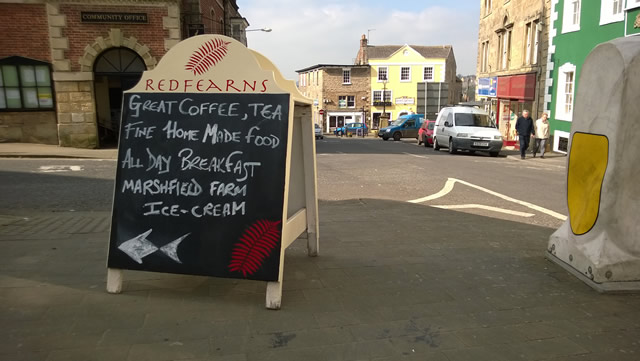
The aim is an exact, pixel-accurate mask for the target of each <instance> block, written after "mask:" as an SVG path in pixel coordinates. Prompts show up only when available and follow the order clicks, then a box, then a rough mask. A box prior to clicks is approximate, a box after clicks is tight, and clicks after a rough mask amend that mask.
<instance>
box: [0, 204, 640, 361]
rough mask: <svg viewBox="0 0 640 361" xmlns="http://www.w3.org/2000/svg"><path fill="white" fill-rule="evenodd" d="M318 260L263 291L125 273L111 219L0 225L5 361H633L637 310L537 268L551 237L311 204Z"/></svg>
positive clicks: (411, 208) (550, 267) (291, 259)
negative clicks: (115, 272) (271, 293)
mask: <svg viewBox="0 0 640 361" xmlns="http://www.w3.org/2000/svg"><path fill="white" fill-rule="evenodd" d="M320 221H321V226H320V231H321V233H320V236H321V248H320V256H319V257H316V258H310V257H307V256H306V245H305V242H304V241H301V240H298V241H296V242H294V244H293V245H292V247H290V248H289V249H288V251H287V254H286V258H285V275H284V294H283V307H282V309H281V310H279V311H272V310H267V309H265V308H264V298H265V288H266V287H265V283H264V282H255V281H241V280H230V279H216V278H207V277H193V276H180V275H167V274H156V273H142V272H125V285H124V292H123V293H122V294H119V295H112V294H107V293H106V292H105V274H106V268H105V262H106V249H107V240H108V224H109V214H108V213H106V212H94V213H79V212H75V213H73V214H68V213H53V214H51V213H49V214H34V215H32V216H28V217H15V216H12V215H11V214H5V215H3V216H1V217H0V250H1V252H0V324H1V325H2V328H0V360H7V361H9V360H11V361H20V360H29V361H45V360H46V361H61V360H72V361H75V360H77V361H88V360H101V361H106V360H118V361H120V360H131V361H145V360H149V361H163V360H190V361H196V360H198V361H200V360H229V361H238V360H242V361H244V360H249V361H254V360H256V361H257V360H278V361H284V360H292V361H294V360H295V361H300V360H326V361H336V360H337V361H339V360H379V361H382V360H388V361H396V360H443V361H444V360H448V361H457V360H474V361H479V360H490V361H497V360H638V359H640V295H628V294H627V295H600V294H598V293H596V292H594V291H593V290H592V289H591V288H589V287H588V286H586V285H584V284H583V283H582V282H580V281H579V280H577V279H576V278H574V277H572V276H570V275H568V274H567V273H566V272H565V271H564V270H562V269H560V268H559V267H557V266H555V265H554V264H552V263H550V262H548V261H546V260H545V258H544V250H545V247H546V244H547V239H548V237H549V235H550V234H551V233H552V231H553V230H552V229H549V228H541V227H537V226H532V225H527V224H523V223H514V222H509V221H504V220H499V219H493V218H488V217H483V216H478V215H472V214H467V213H459V212H453V211H448V210H441V209H437V208H431V207H427V206H422V205H414V204H408V203H403V202H395V201H383V200H370V199H362V200H350V201H337V202H324V201H323V202H321V203H320Z"/></svg>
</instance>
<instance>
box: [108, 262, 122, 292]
mask: <svg viewBox="0 0 640 361" xmlns="http://www.w3.org/2000/svg"><path fill="white" fill-rule="evenodd" d="M122 276H123V272H122V270H121V269H116V268H107V292H109V293H120V292H122Z"/></svg>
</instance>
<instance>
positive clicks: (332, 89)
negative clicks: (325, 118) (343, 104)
mask: <svg viewBox="0 0 640 361" xmlns="http://www.w3.org/2000/svg"><path fill="white" fill-rule="evenodd" d="M370 72H371V70H370V69H369V67H362V68H351V85H344V84H342V68H325V69H324V74H323V82H322V87H323V95H324V98H325V99H330V100H331V102H330V103H328V104H326V105H325V106H324V108H325V109H326V110H329V111H332V110H352V111H353V110H361V109H362V107H363V106H364V108H365V110H367V111H368V110H369V108H370V105H371V94H369V92H370V88H371V87H370ZM341 95H354V96H355V99H356V106H355V108H339V107H338V97H339V96H341ZM363 97H366V99H365V100H362V98H363Z"/></svg>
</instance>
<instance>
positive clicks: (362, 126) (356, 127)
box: [333, 123, 369, 137]
mask: <svg viewBox="0 0 640 361" xmlns="http://www.w3.org/2000/svg"><path fill="white" fill-rule="evenodd" d="M360 132H362V135H367V134H368V133H369V128H368V127H367V124H366V123H347V124H346V125H345V126H344V127H338V128H336V130H334V131H333V134H335V135H336V136H342V135H346V136H349V137H351V136H353V135H354V134H355V135H358V134H359V133H360Z"/></svg>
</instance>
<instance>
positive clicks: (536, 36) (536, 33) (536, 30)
mask: <svg viewBox="0 0 640 361" xmlns="http://www.w3.org/2000/svg"><path fill="white" fill-rule="evenodd" d="M540 31H541V29H540V23H538V22H535V23H533V53H532V54H531V64H537V63H538V51H539V43H540Z"/></svg>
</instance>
